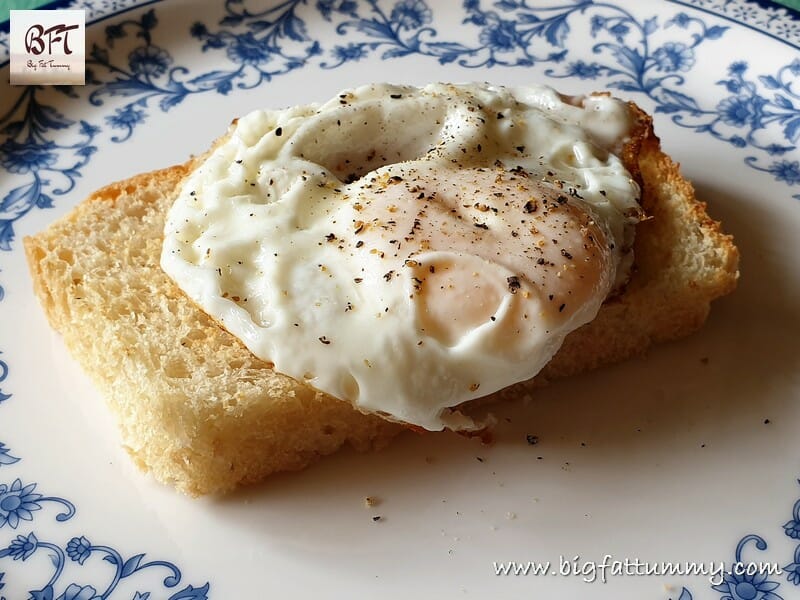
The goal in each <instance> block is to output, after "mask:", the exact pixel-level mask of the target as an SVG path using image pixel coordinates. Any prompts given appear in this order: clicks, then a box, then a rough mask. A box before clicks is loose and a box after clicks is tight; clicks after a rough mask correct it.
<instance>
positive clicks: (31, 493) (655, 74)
mask: <svg viewBox="0 0 800 600" xmlns="http://www.w3.org/2000/svg"><path fill="white" fill-rule="evenodd" d="M149 3H150V2H144V3H141V2H139V3H137V2H125V1H116V2H105V3H102V2H101V3H100V5H102V6H99V5H97V6H95V5H93V6H92V10H94V11H96V12H95V13H92V12H90V14H89V18H90V19H91V18H93V16H97V15H100V14H105V13H104V11H105V12H111V13H114V12H120V16H118V17H116V18H115V19H114V20H112V21H111V22H110V24H108V25H105V26H104V33H105V41H104V43H103V44H102V45H100V44H95V45H93V46H92V47H91V48H90V49H89V52H88V63H87V66H88V70H87V84H88V85H87V86H86V88H84V89H78V88H72V87H59V88H57V89H58V91H59V92H61V94H63V95H64V96H66V97H67V98H68V100H66V102H67V103H68V102H69V101H70V100H81V99H83V98H88V101H89V102H90V103H92V104H93V105H95V106H102V105H104V104H105V103H106V102H107V101H108V100H109V99H112V98H113V99H115V101H116V100H117V99H119V98H122V99H124V102H123V103H122V104H121V105H116V104H115V106H114V108H113V110H108V109H107V110H106V111H105V115H104V116H103V118H102V119H101V120H99V121H95V122H89V121H87V120H75V119H71V118H69V117H68V116H66V115H65V114H63V113H62V112H61V111H60V110H59V109H58V108H57V107H56V106H55V105H52V104H51V103H48V102H47V101H44V100H42V97H41V89H40V88H36V87H26V88H22V89H21V91H20V92H19V94H18V97H17V98H16V99H15V101H14V102H13V103H12V105H11V107H10V108H9V109H8V110H7V111H6V112H5V114H3V115H0V166H1V167H2V168H3V169H4V170H5V171H6V172H7V173H8V174H10V175H11V181H12V182H13V183H12V188H11V189H10V190H9V191H7V192H4V194H3V195H2V197H0V250H5V251H8V250H10V249H12V247H13V246H14V243H15V240H14V226H15V224H16V223H17V222H19V221H20V220H21V219H23V218H24V217H25V216H26V215H27V214H29V213H31V212H32V211H34V210H38V209H47V208H50V207H52V206H53V203H54V202H55V200H56V199H57V198H58V197H60V196H62V195H64V194H66V193H68V192H69V191H70V190H71V189H73V187H74V186H75V182H76V180H77V178H79V177H81V175H82V174H83V172H84V171H85V169H86V167H87V166H88V165H89V164H90V163H91V161H92V157H93V156H94V154H95V152H96V151H97V147H98V146H97V143H98V141H99V140H100V139H101V137H102V136H107V138H108V139H109V140H110V141H111V142H113V143H124V142H125V141H127V140H129V139H130V138H131V137H132V136H133V135H134V133H135V131H136V129H137V128H138V127H139V126H141V125H142V124H144V123H146V122H147V120H148V117H149V116H150V115H151V114H152V113H153V112H154V111H163V112H166V111H170V110H172V109H173V108H174V107H176V106H178V105H179V104H180V103H181V102H183V101H184V100H185V99H186V98H187V97H188V96H190V95H192V94H201V93H209V92H210V93H215V94H221V95H227V94H230V93H234V92H235V91H237V90H246V89H251V88H255V87H258V86H261V85H264V84H266V83H268V82H269V81H271V80H273V79H274V78H276V77H280V76H283V75H286V74H287V73H290V72H292V71H295V70H297V69H300V68H304V67H307V66H309V65H317V66H319V67H321V68H324V69H336V68H339V67H341V66H342V65H345V64H348V63H355V62H358V61H360V60H363V59H365V58H367V57H371V56H378V57H379V58H380V59H382V60H393V59H397V58H400V57H404V56H411V55H415V56H418V57H428V58H430V59H433V60H436V61H438V62H439V63H441V64H449V63H453V64H456V65H458V66H460V67H463V68H477V67H488V68H494V67H500V66H506V67H526V66H530V65H534V64H546V65H548V68H547V70H546V71H545V73H546V75H548V76H549V77H551V78H553V79H561V78H578V79H582V80H597V81H599V82H601V83H602V84H603V85H605V86H607V87H609V88H612V89H617V90H620V91H623V92H626V93H631V94H634V95H638V96H640V97H642V98H647V99H649V101H651V102H652V104H653V106H654V110H655V111H656V112H658V113H664V114H668V115H670V118H671V119H672V121H673V122H674V123H675V124H677V125H679V126H680V127H684V128H687V129H690V130H693V131H694V132H696V133H698V134H701V135H709V136H711V137H712V138H714V139H715V140H717V141H719V142H721V143H726V144H731V145H733V146H734V147H737V148H742V149H747V151H748V153H749V154H748V156H746V157H745V158H744V163H745V164H746V165H747V166H749V167H750V168H752V169H755V170H758V171H761V172H764V173H767V174H769V175H770V176H771V177H772V178H773V179H774V181H776V182H778V183H780V184H783V185H785V186H787V187H788V188H790V189H795V186H798V185H800V162H798V161H797V160H791V159H790V158H786V157H785V156H786V155H787V154H788V153H790V152H792V151H794V150H796V149H797V141H798V139H799V138H800V93H799V92H798V91H797V89H796V86H795V84H796V82H797V77H798V75H800V60H794V61H792V62H790V63H789V64H784V65H776V66H775V69H774V70H773V71H772V72H769V73H764V72H762V73H754V72H753V69H752V68H751V66H750V65H749V64H748V62H747V61H745V60H741V59H737V60H731V61H730V62H729V63H728V64H727V68H726V70H725V71H724V72H720V73H717V74H716V79H715V81H716V85H718V86H719V87H720V89H721V90H723V96H722V99H721V100H719V102H717V103H716V105H713V106H712V105H706V106H703V105H701V102H700V101H699V100H698V99H697V98H694V97H692V96H691V95H690V94H689V93H688V91H687V89H686V86H685V85H684V84H685V81H686V75H687V74H689V73H690V72H691V71H692V70H693V69H696V68H697V67H698V64H699V60H700V58H701V56H702V55H703V53H704V52H706V50H705V48H709V50H708V52H710V51H711V48H713V46H714V43H715V42H716V41H717V40H720V39H721V38H723V37H724V36H725V35H726V33H727V32H728V30H729V29H730V27H732V26H734V23H735V22H737V21H739V22H744V23H746V24H748V23H749V24H750V25H749V26H758V27H759V28H760V29H761V30H762V31H765V32H767V33H769V34H770V35H774V36H775V37H777V38H780V39H781V40H782V41H785V42H787V43H790V44H798V43H800V26H798V22H800V21H798V20H796V19H795V18H794V16H791V17H789V13H788V12H787V11H786V10H785V9H782V8H777V7H773V6H767V7H759V6H758V5H756V4H754V3H752V4H742V3H729V2H725V3H719V2H711V1H710V0H693V1H691V2H677V1H675V4H681V5H684V6H685V7H687V8H686V9H683V10H676V11H675V13H674V14H673V15H672V16H671V17H670V18H666V19H665V18H663V17H657V16H649V17H646V18H641V17H637V16H635V15H634V14H633V13H632V12H631V11H629V10H628V9H626V8H625V7H623V6H618V5H616V4H614V3H609V2H599V1H598V2H594V1H591V0H570V1H567V2H565V3H564V4H562V5H559V6H549V7H542V6H535V5H532V4H530V3H529V2H528V1H527V0H495V1H493V2H487V1H485V0H465V1H464V2H463V14H464V19H463V28H464V31H463V32H460V33H461V35H459V36H458V38H457V39H452V38H451V39H448V37H447V35H446V34H444V32H442V31H440V29H439V28H438V27H437V26H436V10H435V5H434V4H433V3H432V2H426V1H425V0H387V1H383V0H380V1H379V0H363V1H356V0H317V1H316V2H315V3H313V4H311V3H307V2H305V1H304V0H284V1H282V2H275V3H272V4H271V6H270V7H268V8H266V9H259V10H255V9H253V8H252V7H251V6H249V4H248V3H246V2H243V1H242V0H226V1H225V3H224V11H225V14H224V16H223V18H222V19H221V20H219V22H217V23H204V22H196V23H194V24H193V25H191V27H190V29H189V32H188V33H189V34H190V35H191V38H193V39H194V40H195V41H196V43H197V44H199V45H200V47H201V49H202V51H203V52H206V53H209V54H213V55H214V57H215V59H216V60H215V63H216V64H226V63H227V65H228V66H227V67H226V68H216V69H213V70H209V71H197V70H192V69H190V68H189V67H188V66H187V65H183V64H177V63H176V59H175V57H174V56H173V55H172V54H171V53H170V51H169V49H168V48H167V47H166V46H164V45H159V44H158V43H156V41H155V38H156V37H157V36H156V34H157V30H158V26H159V20H158V9H157V8H149V9H148V10H145V11H143V12H140V13H139V14H138V15H136V16H133V17H130V18H128V17H127V16H122V13H124V12H125V10H126V9H127V8H129V7H131V6H134V5H136V4H142V5H143V4H149ZM75 4H77V5H80V4H81V3H80V2H76V3H75ZM691 6H696V7H697V8H698V9H700V10H694V9H693V8H691ZM308 11H310V12H311V14H312V15H313V16H314V17H315V20H316V22H322V23H327V24H328V26H330V27H331V28H332V29H331V30H332V31H333V32H335V36H336V39H338V42H337V43H334V44H332V45H330V46H329V47H323V45H322V44H321V43H320V41H318V40H317V39H314V37H312V36H311V35H310V34H309V31H308V26H307V20H308V18H309V15H308V14H307V13H308ZM748 11H749V12H748ZM705 13H713V15H712V16H709V15H707V14H705ZM717 17H722V18H725V19H729V21H728V22H729V23H730V24H727V25H726V24H720V22H719V19H718V18H717ZM320 18H321V21H320ZM96 26H97V25H96ZM579 35H588V36H589V37H590V38H591V40H592V44H591V54H585V53H584V54H579V53H577V52H576V51H573V50H572V48H573V46H574V45H572V44H570V40H571V39H572V37H573V36H579ZM122 44H125V45H126V46H125V48H126V52H125V53H122V52H119V51H116V49H115V48H116V46H119V45H122ZM0 49H3V50H5V51H6V52H7V44H6V41H5V37H4V35H3V34H0ZM117 104H119V103H117ZM776 139H780V140H782V141H781V142H780V143H776V142H775V141H774V140H776ZM794 196H795V197H797V198H800V194H794ZM2 299H3V288H2V287H0V301H1V300H2ZM8 373H9V369H8V366H7V364H6V363H5V362H4V361H2V360H0V384H4V382H5V380H6V378H7V376H8ZM10 398H11V395H10V394H9V393H4V392H3V390H2V389H0V404H2V403H4V402H5V401H7V400H9V399H10ZM17 454H19V453H18V452H12V450H11V449H10V448H8V447H6V446H5V445H4V444H3V443H0V475H4V474H5V472H6V471H7V470H8V468H12V465H17V464H18V463H19V462H20V457H18V456H17ZM37 488H38V484H37V483H28V482H24V481H23V479H22V478H20V477H16V478H14V479H2V480H0V530H3V531H13V537H12V538H11V539H10V541H8V542H7V544H6V545H5V546H4V547H3V548H1V549H0V560H10V561H11V564H12V565H14V566H15V568H16V565H21V564H23V563H26V561H27V560H28V559H30V558H31V557H32V556H34V555H35V554H36V553H37V552H39V551H43V552H48V553H49V555H50V557H51V562H52V564H53V567H54V571H53V573H52V574H51V575H50V576H49V579H48V580H47V581H45V582H43V583H44V585H43V586H42V587H41V588H40V589H37V590H31V591H30V598H31V599H32V600H54V599H56V600H90V599H94V598H109V597H112V596H113V595H114V590H115V589H117V587H118V585H119V583H120V582H121V581H122V580H125V579H128V578H132V577H134V576H135V575H137V574H139V573H141V572H142V571H144V570H153V569H163V570H164V571H165V572H166V573H167V574H166V576H165V578H164V579H163V582H162V583H163V587H164V589H165V590H167V591H168V592H169V591H171V590H173V589H175V588H177V587H178V585H179V583H180V581H181V572H180V570H179V569H178V568H177V566H175V565H174V564H172V563H170V562H166V561H160V560H155V561H148V562H145V561H144V557H145V555H144V554H137V555H134V556H132V557H130V558H127V559H126V558H124V557H123V556H122V554H121V553H120V552H118V551H117V550H115V549H114V548H112V547H110V546H105V545H94V544H93V543H92V542H90V540H89V539H88V538H87V537H85V536H83V535H81V536H77V537H72V538H70V539H69V540H68V541H67V542H66V543H65V544H58V543H54V542H50V541H42V540H43V539H45V536H44V535H43V534H42V533H41V529H37V531H38V532H40V533H39V535H37V533H36V532H34V531H28V530H27V529H25V528H27V527H28V526H29V524H35V525H37V527H38V526H40V525H41V519H42V517H40V516H38V515H39V514H40V511H42V510H43V508H44V507H45V506H46V505H47V503H55V504H59V505H61V506H62V507H63V508H64V510H63V511H62V512H59V513H58V514H56V515H55V521H56V522H64V521H68V520H70V519H72V517H73V516H74V515H75V513H76V509H75V506H74V505H73V504H72V503H71V502H70V501H68V500H66V499H64V498H60V497H58V496H44V495H43V494H41V493H39V492H38V491H37ZM22 529H25V531H22ZM783 529H784V532H785V534H786V535H787V536H788V537H790V538H791V539H795V540H796V539H800V500H798V501H797V503H796V504H795V506H794V510H793V514H792V519H791V520H790V521H788V522H787V523H786V524H785V525H784V526H783ZM47 537H51V535H50V533H49V532H48V535H47ZM40 538H41V539H40ZM750 543H753V544H754V545H755V547H756V548H757V549H759V550H762V551H764V550H766V549H767V544H766V541H765V540H764V539H763V538H761V537H759V536H756V535H748V536H745V537H744V538H742V539H741V540H740V541H739V543H738V545H737V547H736V551H735V557H736V560H737V561H738V562H741V559H742V553H743V550H744V549H745V547H746V546H747V545H748V544H750ZM93 556H96V557H100V558H101V559H102V560H103V561H105V562H106V563H109V564H110V565H111V566H112V567H113V572H112V573H111V575H110V578H109V582H108V584H107V587H106V588H105V589H102V590H101V589H98V588H96V587H93V586H92V585H88V584H85V585H82V584H80V583H79V582H77V581H70V582H67V581H62V574H63V572H64V566H65V564H66V562H67V560H69V561H71V562H73V563H75V564H77V565H79V566H83V565H84V563H86V562H87V561H89V560H90V559H91V558H92V557H93ZM0 564H2V563H0ZM784 574H785V576H786V580H787V582H788V583H790V584H792V585H793V586H800V544H798V545H797V547H796V548H795V551H794V555H793V559H792V560H791V562H789V563H787V564H786V565H785V567H784ZM6 575H7V572H0V593H1V592H2V590H3V588H4V587H5V585H6V582H7V581H8V580H7V579H5V577H6ZM779 586H780V583H778V582H777V581H774V580H772V579H770V578H769V577H767V576H762V575H755V576H738V575H733V574H729V575H726V578H725V579H724V580H723V581H722V582H721V583H719V584H718V585H714V586H712V589H713V590H714V591H715V592H717V593H719V594H720V595H721V596H720V598H721V600H781V599H782V596H780V595H778V593H777V591H776V590H778V588H779ZM209 590H210V586H209V584H208V583H206V584H205V585H202V586H200V587H194V586H192V585H188V586H185V587H184V588H182V589H181V590H179V591H175V592H172V595H171V596H169V598H170V600H178V599H184V598H185V599H202V598H207V597H208V593H209ZM162 591H163V590H162ZM150 596H151V592H150V591H137V592H136V593H135V596H134V599H135V600H146V599H147V598H149V597H150ZM0 598H2V596H0ZM692 598H693V596H692V593H691V592H690V591H689V590H688V589H686V588H684V589H682V590H681V595H680V599H679V600H692Z"/></svg>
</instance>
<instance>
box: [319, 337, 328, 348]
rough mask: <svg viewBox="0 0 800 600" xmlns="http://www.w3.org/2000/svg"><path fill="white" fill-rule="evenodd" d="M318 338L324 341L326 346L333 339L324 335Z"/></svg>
mask: <svg viewBox="0 0 800 600" xmlns="http://www.w3.org/2000/svg"><path fill="white" fill-rule="evenodd" d="M318 339H319V341H320V342H322V343H323V344H325V345H326V346H327V345H328V344H330V343H331V341H330V340H329V339H328V338H326V337H325V336H324V335H322V336H320V337H319V338H318Z"/></svg>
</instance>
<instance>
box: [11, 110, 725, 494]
mask: <svg viewBox="0 0 800 600" xmlns="http://www.w3.org/2000/svg"><path fill="white" fill-rule="evenodd" d="M631 106H632V108H631V110H632V112H633V114H634V115H635V116H636V118H637V119H638V123H639V128H640V129H639V131H640V134H637V135H635V136H632V140H634V142H633V143H629V144H627V145H626V146H625V149H624V150H623V159H624V160H625V162H626V164H628V165H629V166H630V170H631V171H632V173H633V174H634V175H635V176H636V177H637V178H638V179H639V180H640V181H641V183H642V190H643V193H642V206H643V208H644V210H645V212H646V213H647V214H648V216H649V218H648V219H647V220H646V221H644V222H642V223H641V224H640V225H638V226H637V235H636V241H635V243H634V252H635V269H634V272H633V275H632V277H631V279H630V281H629V282H628V285H627V286H626V288H625V290H624V291H623V292H622V293H621V294H619V295H617V296H615V297H614V298H612V299H609V300H608V301H606V302H605V303H604V304H603V306H602V307H601V309H600V312H599V314H598V315H597V317H596V318H595V319H594V320H593V321H591V322H590V323H588V324H586V325H584V326H583V327H581V328H579V329H578V330H576V331H574V332H572V333H571V334H569V335H568V336H567V338H566V341H565V342H564V344H563V346H562V347H561V349H560V350H559V352H558V353H557V354H556V356H555V357H554V358H553V359H552V360H551V361H550V363H548V365H547V366H546V367H545V369H544V370H543V371H542V372H541V373H540V374H539V375H538V376H537V377H536V378H535V380H534V381H533V382H531V384H542V383H544V382H547V381H549V380H553V379H556V378H559V377H565V376H569V375H573V374H576V373H579V372H582V371H585V370H588V369H593V368H596V367H598V366H600V365H604V364H608V363H612V362H617V361H621V360H624V359H626V358H628V357H631V356H633V355H636V354H640V353H642V352H644V351H645V350H646V349H647V348H648V347H649V346H650V345H652V344H653V343H656V342H660V341H664V340H669V339H674V338H678V337H681V336H684V335H687V334H689V333H691V332H692V331H695V330H696V329H697V328H699V327H700V326H701V325H702V324H703V322H704V321H705V319H706V317H707V315H708V312H709V308H710V303H711V301H712V300H713V299H715V298H717V297H719V296H722V295H724V294H727V293H729V292H731V291H732V290H733V289H734V288H735V286H736V281H737V278H738V259H739V256H738V250H737V249H736V246H735V245H734V244H733V240H732V238H731V236H729V235H726V234H724V233H723V232H722V230H721V226H720V224H719V223H717V222H716V221H714V220H713V219H711V218H710V217H709V216H708V214H707V212H706V205H705V204H704V203H703V202H701V201H699V200H697V198H696V197H695V193H694V189H693V187H692V185H691V184H690V183H689V182H688V181H686V180H685V179H684V178H683V177H682V176H681V173H680V168H679V165H678V164H676V163H675V162H674V161H672V160H671V159H670V158H669V157H668V156H667V155H666V154H664V153H663V152H662V151H661V149H660V144H659V140H658V138H657V137H656V136H655V135H654V134H653V132H652V127H651V126H650V117H649V116H647V115H646V114H645V113H644V112H642V111H641V110H640V109H638V107H635V105H631ZM198 160H200V159H193V160H190V161H188V162H186V163H185V164H182V165H176V166H173V167H170V168H167V169H163V170H159V171H153V172H151V173H144V174H141V175H137V176H135V177H132V178H130V179H127V180H125V181H120V182H117V183H114V184H111V185H109V186H106V187H104V188H102V189H100V190H98V191H97V192H95V193H94V194H92V195H91V196H90V197H89V198H88V199H87V200H86V201H85V202H83V203H81V204H79V205H78V206H77V207H76V208H75V209H74V210H73V211H72V212H71V213H69V214H68V215H66V216H65V217H63V218H62V219H60V220H59V221H57V222H55V223H53V224H52V225H51V226H50V227H49V228H48V229H47V230H45V231H43V232H41V233H39V234H37V235H34V236H30V237H26V238H25V240H24V246H25V252H26V256H27V260H28V265H29V267H30V272H31V276H32V280H33V287H34V291H35V293H36V296H37V297H38V298H39V301H40V302H41V304H42V306H43V307H44V310H45V313H46V315H47V318H48V319H49V321H50V324H51V325H52V326H53V328H54V329H56V330H57V331H59V332H60V333H61V334H62V335H63V338H64V342H65V344H66V345H67V347H68V348H69V350H70V352H71V353H72V354H73V355H74V356H75V358H76V359H77V360H78V362H80V364H81V365H82V367H83V368H84V369H85V370H86V372H87V373H88V374H89V375H90V376H91V377H92V379H93V380H94V381H95V382H96V384H97V386H98V387H99V388H100V390H101V392H102V393H103V395H104V396H105V398H106V399H107V401H108V404H109V406H110V407H111V409H112V410H113V412H114V413H115V414H116V417H117V421H118V423H119V427H120V431H121V435H122V441H123V444H124V446H125V448H126V449H127V450H128V452H129V453H130V455H131V456H132V457H133V459H134V461H135V462H136V464H138V465H139V466H140V467H141V468H142V469H144V470H147V471H150V472H151V473H152V474H153V476H154V477H155V478H156V479H158V480H159V481H162V482H165V483H169V484H172V485H174V486H175V487H176V488H177V489H178V490H180V491H182V492H184V493H186V494H189V495H193V496H195V495H201V494H208V493H219V492H225V491H228V490H231V489H233V488H234V487H236V486H239V485H242V484H246V483H251V482H256V481H260V480H262V479H263V478H264V477H266V476H267V475H269V474H270V473H275V472H279V471H288V470H295V469H301V468H303V467H305V466H307V465H308V464H310V463H312V462H314V461H315V460H317V459H318V458H319V457H321V456H324V455H327V454H330V453H332V452H334V451H336V450H337V449H339V448H340V447H342V446H343V445H345V444H349V445H351V446H353V447H355V448H356V449H358V450H367V449H370V448H376V447H380V446H382V445H385V444H386V443H387V442H388V441H389V440H390V439H391V438H392V437H394V436H395V435H397V434H398V433H399V432H401V431H402V430H403V427H402V426H401V425H398V424H395V423H390V422H388V421H385V420H383V419H381V418H379V417H377V416H375V415H365V414H362V413H360V412H359V411H357V410H356V409H354V408H353V407H351V406H350V404H348V403H346V402H342V401H339V400H336V399H334V398H331V397H330V396H327V395H325V394H323V393H321V392H317V391H315V390H313V389H310V388H309V387H307V386H305V385H303V384H301V383H299V382H297V381H295V380H293V379H291V378H289V377H286V376H284V375H281V374H279V373H276V372H275V371H273V370H272V368H271V365H269V364H268V363H266V362H264V361H262V360H259V359H258V358H256V357H255V356H253V355H252V354H251V353H250V352H249V351H248V350H247V349H246V348H245V347H244V345H243V344H242V343H241V342H240V341H239V340H238V339H237V338H235V337H233V336H232V335H230V334H229V333H228V332H227V331H225V330H224V329H222V328H221V327H219V326H218V325H217V324H216V323H215V322H214V321H213V320H212V319H211V318H210V317H208V316H207V315H206V314H205V313H204V312H203V311H202V310H200V309H199V308H198V307H197V306H196V305H194V304H193V303H192V302H191V301H190V300H189V299H188V298H187V297H186V296H185V295H184V294H183V292H182V291H181V290H180V289H179V288H177V286H176V285H175V284H174V283H173V282H172V281H171V280H170V279H169V278H168V277H167V276H166V275H165V274H164V273H163V271H162V270H161V268H160V265H159V261H160V253H161V242H162V236H163V224H164V219H165V216H166V212H167V210H168V209H169V207H170V206H171V204H172V202H173V201H174V198H175V196H176V194H177V190H178V189H179V186H180V183H181V181H182V180H183V178H184V177H185V176H186V175H187V174H188V173H189V172H191V170H192V169H193V168H194V167H195V166H196V165H197V164H198ZM489 399H490V400H491V399H492V398H491V397H490V398H489Z"/></svg>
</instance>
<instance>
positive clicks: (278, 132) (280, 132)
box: [275, 127, 283, 137]
mask: <svg viewBox="0 0 800 600" xmlns="http://www.w3.org/2000/svg"><path fill="white" fill-rule="evenodd" d="M275 135H276V136H278V137H281V136H282V135H283V127H278V128H277V129H276V130H275Z"/></svg>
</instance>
